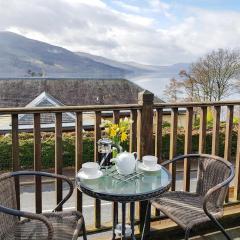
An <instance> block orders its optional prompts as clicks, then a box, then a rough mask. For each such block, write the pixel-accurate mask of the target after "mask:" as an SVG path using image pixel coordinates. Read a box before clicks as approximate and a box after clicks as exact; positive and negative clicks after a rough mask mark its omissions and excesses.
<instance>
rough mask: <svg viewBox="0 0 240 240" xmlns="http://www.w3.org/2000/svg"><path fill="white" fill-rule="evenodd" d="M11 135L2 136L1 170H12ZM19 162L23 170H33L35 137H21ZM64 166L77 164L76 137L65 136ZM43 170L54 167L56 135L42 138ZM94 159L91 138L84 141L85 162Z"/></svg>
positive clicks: (27, 135) (25, 134) (0, 140)
mask: <svg viewBox="0 0 240 240" xmlns="http://www.w3.org/2000/svg"><path fill="white" fill-rule="evenodd" d="M11 147H12V140H11V135H5V136H0V170H7V169H11V159H12V149H11ZM19 149H20V152H19V160H20V166H21V168H22V169H31V168H33V158H34V141H33V135H32V134H28V133H21V134H20V136H19ZM63 149H64V150H63V165H64V167H68V166H74V164H75V136H74V135H73V134H63ZM41 153H42V155H41V159H42V168H43V169H47V168H53V167H54V155H55V139H54V134H50V135H46V136H43V137H42V141H41ZM93 158H94V142H93V140H92V139H91V138H84V140H83V160H84V161H85V162H86V161H92V160H93Z"/></svg>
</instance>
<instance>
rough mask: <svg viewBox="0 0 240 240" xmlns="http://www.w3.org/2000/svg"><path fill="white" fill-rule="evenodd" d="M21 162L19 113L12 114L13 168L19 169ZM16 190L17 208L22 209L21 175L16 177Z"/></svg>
mask: <svg viewBox="0 0 240 240" xmlns="http://www.w3.org/2000/svg"><path fill="white" fill-rule="evenodd" d="M19 166H20V163H19V139H18V115H17V114H12V169H13V171H14V172H15V171H18V170H19V168H20V167H19ZM15 190H16V198H17V209H20V184H19V177H18V176H17V177H15Z"/></svg>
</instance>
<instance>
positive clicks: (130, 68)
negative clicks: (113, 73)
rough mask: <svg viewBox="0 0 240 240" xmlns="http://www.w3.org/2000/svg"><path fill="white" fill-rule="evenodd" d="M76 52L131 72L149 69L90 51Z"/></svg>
mask: <svg viewBox="0 0 240 240" xmlns="http://www.w3.org/2000/svg"><path fill="white" fill-rule="evenodd" d="M76 54H77V55H79V56H81V57H87V58H89V59H92V60H94V61H96V62H100V63H104V64H107V65H109V66H112V67H116V68H121V69H124V70H126V71H130V72H131V73H142V72H146V71H147V70H145V69H143V68H142V67H141V66H140V67H135V66H133V65H131V64H126V63H123V62H120V61H115V60H112V59H109V58H105V57H101V56H97V55H93V54H90V53H85V52H76Z"/></svg>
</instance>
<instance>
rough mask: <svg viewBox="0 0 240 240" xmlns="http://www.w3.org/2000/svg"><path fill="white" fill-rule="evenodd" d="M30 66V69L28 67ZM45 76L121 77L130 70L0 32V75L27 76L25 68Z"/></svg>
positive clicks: (16, 35) (129, 72)
mask: <svg viewBox="0 0 240 240" xmlns="http://www.w3.org/2000/svg"><path fill="white" fill-rule="evenodd" d="M29 70H30V71H29ZM28 71H29V72H35V73H37V74H43V75H44V76H46V77H79V78H81V77H82V78H122V77H125V76H126V75H127V74H131V71H130V70H128V69H121V68H118V67H114V66H110V65H107V64H105V63H101V62H97V61H94V60H93V59H90V58H88V57H85V56H79V55H77V54H75V53H73V52H71V51H69V50H67V49H64V48H61V47H57V46H53V45H50V44H47V43H44V42H40V41H36V40H32V39H29V38H26V37H23V36H21V35H18V34H15V33H11V32H0V77H26V76H28V77H29V75H28V74H27V72H28Z"/></svg>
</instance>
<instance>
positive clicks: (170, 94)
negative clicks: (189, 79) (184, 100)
mask: <svg viewBox="0 0 240 240" xmlns="http://www.w3.org/2000/svg"><path fill="white" fill-rule="evenodd" d="M179 94H182V90H181V82H179V81H178V80H176V79H175V78H172V79H171V80H170V83H169V84H168V85H167V86H166V87H165V89H164V95H165V96H166V99H167V100H168V101H170V102H177V101H178V100H179V98H180V97H179Z"/></svg>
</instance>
